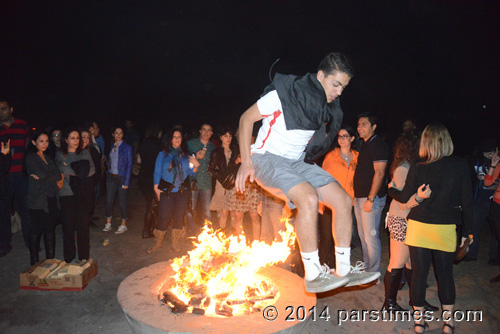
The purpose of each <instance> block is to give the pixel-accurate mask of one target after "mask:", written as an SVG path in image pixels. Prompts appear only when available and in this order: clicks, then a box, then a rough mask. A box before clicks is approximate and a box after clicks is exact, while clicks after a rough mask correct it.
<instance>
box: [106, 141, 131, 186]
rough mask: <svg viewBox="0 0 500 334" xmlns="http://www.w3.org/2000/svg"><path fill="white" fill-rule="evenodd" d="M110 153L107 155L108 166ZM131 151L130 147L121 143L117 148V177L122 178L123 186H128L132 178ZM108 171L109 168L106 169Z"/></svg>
mask: <svg viewBox="0 0 500 334" xmlns="http://www.w3.org/2000/svg"><path fill="white" fill-rule="evenodd" d="M110 153H111V151H109V153H108V159H109V164H110V165H111V157H110ZM133 154H134V153H133V150H132V146H130V145H129V144H127V143H125V142H122V143H121V145H120V146H119V147H118V175H119V176H120V177H121V178H123V185H124V186H129V185H130V177H131V176H132V165H133V158H132V156H133ZM108 171H109V168H108Z"/></svg>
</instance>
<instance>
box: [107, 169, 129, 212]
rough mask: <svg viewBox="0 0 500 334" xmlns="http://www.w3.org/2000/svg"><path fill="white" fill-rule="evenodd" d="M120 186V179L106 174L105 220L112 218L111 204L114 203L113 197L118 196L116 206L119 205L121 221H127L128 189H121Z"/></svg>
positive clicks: (121, 180) (121, 179) (121, 181)
mask: <svg viewBox="0 0 500 334" xmlns="http://www.w3.org/2000/svg"><path fill="white" fill-rule="evenodd" d="M122 185H123V178H122V177H115V176H111V175H109V174H108V177H107V179H106V218H111V217H112V216H113V204H114V203H115V197H116V195H117V194H118V204H119V205H120V209H121V212H122V220H127V219H128V210H127V195H128V189H123V188H122Z"/></svg>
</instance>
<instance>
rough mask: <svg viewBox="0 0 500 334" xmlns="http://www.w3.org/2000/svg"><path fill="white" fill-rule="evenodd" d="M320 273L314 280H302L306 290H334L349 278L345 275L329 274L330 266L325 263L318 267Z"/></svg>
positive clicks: (347, 281)
mask: <svg viewBox="0 0 500 334" xmlns="http://www.w3.org/2000/svg"><path fill="white" fill-rule="evenodd" d="M320 271H321V274H319V275H318V277H316V278H315V279H314V280H312V281H307V280H304V284H305V287H306V291H307V292H312V293H319V292H325V291H330V290H334V289H337V288H340V287H341V286H344V285H346V284H347V283H349V279H348V278H346V277H337V276H335V275H331V274H330V268H328V266H327V265H326V264H324V265H323V266H322V268H321V269H320Z"/></svg>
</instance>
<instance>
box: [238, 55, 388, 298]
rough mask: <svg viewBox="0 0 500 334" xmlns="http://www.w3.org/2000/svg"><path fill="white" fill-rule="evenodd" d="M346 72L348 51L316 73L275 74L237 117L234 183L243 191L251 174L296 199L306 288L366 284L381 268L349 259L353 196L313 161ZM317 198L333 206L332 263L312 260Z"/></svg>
mask: <svg viewBox="0 0 500 334" xmlns="http://www.w3.org/2000/svg"><path fill="white" fill-rule="evenodd" d="M352 76H353V70H352V67H351V65H350V62H349V60H348V59H347V57H346V56H345V55H343V54H340V53H330V54H328V55H327V56H326V57H325V58H324V59H323V60H322V61H321V63H320V65H319V68H318V72H317V73H316V74H314V73H308V74H306V75H305V76H303V77H297V76H294V75H281V74H276V75H275V77H274V80H273V82H272V83H271V84H270V85H269V86H267V87H266V88H265V90H264V93H263V95H262V96H261V98H260V99H259V100H258V101H257V103H255V104H254V105H252V106H251V107H250V108H249V109H248V110H247V111H245V112H244V113H243V115H242V116H241V118H240V124H239V126H240V127H239V131H240V136H239V139H240V151H241V167H240V169H239V171H238V175H237V177H236V185H235V186H236V190H237V191H244V190H245V182H246V180H247V178H250V181H254V179H255V180H256V181H257V182H258V183H259V184H260V185H261V186H262V187H263V188H264V189H266V190H267V191H268V192H270V193H271V194H273V195H274V196H277V197H280V198H282V199H284V200H287V202H288V203H289V205H290V206H291V207H292V208H293V207H295V206H296V207H297V210H298V213H297V217H296V233H297V237H298V240H299V244H300V250H301V255H302V261H303V263H304V269H305V277H304V278H305V288H306V291H308V292H315V293H318V292H324V291H329V290H333V289H336V288H338V287H341V286H353V285H360V284H367V283H369V282H372V281H374V280H375V279H377V278H378V277H379V276H380V273H379V272H366V271H364V267H365V266H364V264H363V263H362V262H358V264H357V265H356V267H353V266H351V264H350V257H351V248H350V247H349V245H350V243H351V235H352V231H351V229H352V216H351V206H352V199H351V197H350V196H349V195H348V194H347V193H346V192H345V191H344V190H343V189H342V187H341V186H340V184H339V183H338V182H337V181H336V180H335V179H334V178H333V177H332V176H331V175H330V174H329V173H328V172H326V171H324V170H323V169H322V168H320V167H319V166H317V165H316V164H314V160H315V159H316V158H318V157H320V156H321V155H323V154H324V153H325V152H326V151H327V150H328V148H329V147H330V146H331V144H332V142H333V140H334V138H335V136H336V135H337V133H338V131H339V129H340V124H341V122H342V117H343V113H342V109H341V108H340V102H339V96H340V95H341V94H342V91H343V90H344V89H345V87H346V86H347V85H348V84H349V80H350V79H351V78H352ZM260 120H262V126H261V128H260V130H259V133H258V136H257V139H256V141H255V143H254V144H253V145H252V146H250V140H251V134H252V128H253V124H254V123H255V122H257V121H260ZM327 125H328V128H329V129H328V131H327ZM311 137H312V138H311ZM319 201H321V202H323V204H324V205H326V206H327V207H329V208H331V209H332V213H333V217H332V231H333V234H334V239H335V245H336V246H335V256H336V269H332V270H329V268H328V267H327V266H326V265H323V266H321V264H320V262H319V256H318V236H317V226H316V224H317V221H318V220H317V216H318V202H319Z"/></svg>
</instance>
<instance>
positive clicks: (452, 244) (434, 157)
mask: <svg viewBox="0 0 500 334" xmlns="http://www.w3.org/2000/svg"><path fill="white" fill-rule="evenodd" d="M452 153H453V142H452V140H451V137H450V134H449V132H448V130H447V129H446V127H445V126H443V125H442V124H439V123H431V124H429V125H428V126H427V127H426V128H425V129H424V132H423V133H422V137H421V140H420V149H419V156H420V158H421V159H422V160H420V161H418V162H417V163H416V164H413V165H412V166H411V167H410V170H409V172H408V177H407V179H406V183H405V186H404V188H403V190H402V191H399V190H397V189H396V188H390V189H389V195H390V196H391V197H392V198H394V199H396V200H397V201H398V202H400V203H406V202H407V201H408V200H409V199H410V197H411V196H412V195H413V194H414V193H416V192H417V190H418V188H419V187H420V186H421V185H425V188H428V190H429V193H430V197H429V198H423V199H421V201H420V203H419V205H418V206H416V207H414V208H412V209H411V210H410V213H409V214H408V216H407V220H408V225H407V231H406V240H405V243H406V245H408V246H409V248H410V258H411V265H412V268H413V275H412V285H411V291H410V293H411V300H412V301H413V308H414V310H415V311H417V313H416V314H415V332H416V333H423V332H424V331H425V330H426V329H427V328H428V325H427V323H426V322H425V320H424V317H423V314H424V306H425V292H426V281H427V276H428V274H429V268H430V265H431V262H433V263H434V271H435V274H436V276H437V280H438V294H439V299H440V301H441V305H442V309H443V313H442V314H443V319H442V320H443V333H453V331H454V326H453V324H454V322H453V310H454V306H455V296H456V294H455V282H454V280H453V259H454V253H455V250H456V246H457V233H456V228H457V226H458V225H462V220H463V226H462V243H461V244H463V243H464V242H465V240H466V236H467V235H469V234H471V230H472V223H473V219H472V206H473V200H472V185H471V182H470V176H469V168H468V165H467V162H466V161H465V160H464V159H461V158H458V157H455V156H452ZM423 190H426V189H423Z"/></svg>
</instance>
